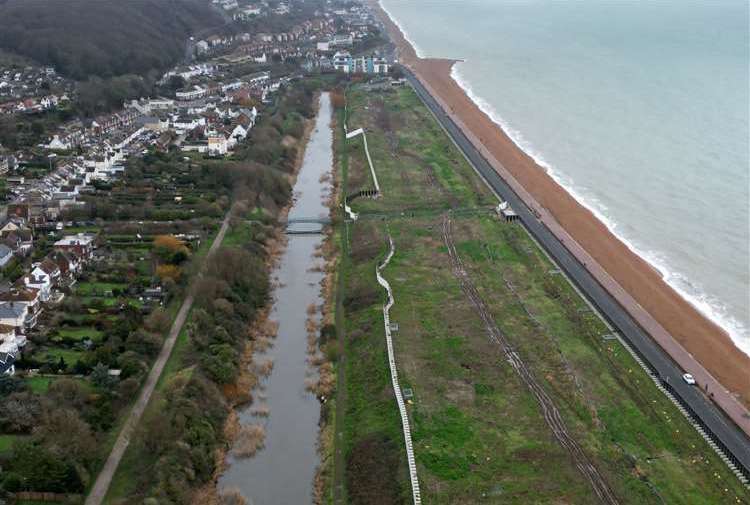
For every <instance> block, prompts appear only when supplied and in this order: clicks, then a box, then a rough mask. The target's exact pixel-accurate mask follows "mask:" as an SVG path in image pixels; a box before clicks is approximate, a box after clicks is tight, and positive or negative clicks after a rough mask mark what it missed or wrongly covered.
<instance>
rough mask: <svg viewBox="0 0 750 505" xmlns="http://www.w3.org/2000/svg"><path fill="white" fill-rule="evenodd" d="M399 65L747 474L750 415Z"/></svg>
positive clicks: (475, 161)
mask: <svg viewBox="0 0 750 505" xmlns="http://www.w3.org/2000/svg"><path fill="white" fill-rule="evenodd" d="M405 70H406V71H407V72H406V73H407V77H408V79H409V82H410V83H411V84H412V86H413V87H414V89H415V90H416V92H417V94H418V95H419V96H420V98H421V99H422V100H423V101H424V102H425V104H426V105H427V106H428V107H429V109H430V110H431V111H432V112H433V114H434V115H435V116H436V118H437V119H438V121H439V122H440V124H441V125H442V126H443V128H445V130H446V131H447V132H448V134H449V135H450V136H451V138H452V139H453V140H454V142H455V143H456V144H457V145H458V147H459V148H460V149H461V151H462V152H463V153H464V155H465V156H466V157H467V159H468V160H469V161H470V162H471V164H472V165H473V166H474V167H475V169H476V170H477V171H478V172H479V174H480V175H481V176H482V177H483V178H484V179H485V180H486V181H487V183H488V184H489V185H490V186H491V187H492V188H493V190H494V191H495V192H496V193H498V194H499V195H501V196H502V197H503V198H504V199H505V200H507V201H508V202H509V203H510V204H511V206H512V207H513V209H514V210H515V211H516V212H517V213H518V215H519V217H520V219H521V221H522V222H523V224H524V226H525V227H526V229H527V230H528V231H529V232H530V233H531V235H532V236H533V237H534V238H535V239H536V240H537V241H538V242H539V243H540V245H541V246H542V247H543V248H544V249H545V250H546V251H547V253H548V254H549V255H550V256H551V257H552V258H553V259H554V260H555V261H556V262H557V264H558V265H559V266H560V267H561V268H562V269H563V270H564V271H565V272H566V273H567V275H568V276H569V277H570V279H571V280H572V281H573V282H574V283H575V284H576V285H577V286H578V288H579V289H581V291H582V292H583V293H584V294H585V295H586V297H587V298H588V299H589V300H590V301H591V302H592V303H593V304H594V305H595V306H596V307H597V309H598V310H599V311H600V312H601V313H602V315H603V316H604V317H605V318H606V319H607V320H608V321H609V322H610V323H611V324H612V325H613V326H614V327H615V328H616V329H617V330H618V332H619V333H620V334H621V335H622V336H623V337H624V338H625V340H627V342H628V343H629V344H630V345H631V346H633V347H634V348H635V349H636V351H637V352H638V354H639V355H640V356H641V357H642V358H643V359H644V360H645V361H646V362H647V363H648V366H649V367H650V368H651V369H652V371H653V372H654V374H655V375H656V376H657V377H658V378H659V379H660V380H661V382H662V384H663V385H664V386H665V387H666V388H667V389H668V390H669V391H670V392H672V393H673V394H674V395H675V396H676V397H677V398H678V399H679V401H681V402H682V403H683V404H684V406H685V407H686V408H687V410H688V411H689V412H690V413H691V415H692V416H693V417H694V418H695V420H696V421H697V422H698V424H700V425H702V426H703V427H704V428H705V429H706V430H707V431H708V432H709V433H710V434H711V436H712V438H714V441H715V442H716V443H717V444H718V445H719V446H720V447H721V448H722V449H723V450H724V452H725V453H726V455H727V457H728V458H729V459H730V460H732V461H733V462H734V463H736V465H737V466H739V467H741V471H742V472H743V473H744V474H745V476H750V440H749V439H748V435H749V434H750V417H747V409H745V408H744V406H743V405H742V404H740V403H739V402H738V401H737V399H736V398H735V397H734V396H732V395H731V393H729V392H728V391H726V390H725V389H724V388H723V387H722V386H721V384H720V383H719V382H718V381H717V380H716V379H715V378H713V377H712V376H711V375H710V374H709V373H708V372H707V371H706V370H705V369H704V368H703V366H702V365H700V363H698V362H697V361H696V360H695V359H693V357H692V356H691V355H690V354H689V353H687V351H686V350H685V349H684V348H683V347H682V346H681V345H680V344H679V343H678V342H677V341H676V340H674V339H673V338H672V336H671V335H669V333H668V332H667V331H666V330H665V329H664V328H663V327H661V326H660V325H659V324H658V323H657V322H656V321H655V320H654V319H653V318H652V317H651V316H650V314H648V313H647V312H646V311H645V310H644V309H643V308H642V307H641V306H640V305H638V304H637V303H636V302H635V300H634V299H633V298H632V297H630V295H629V294H628V293H627V292H626V291H625V290H624V289H623V288H622V287H621V286H619V284H617V283H616V282H615V281H614V279H612V278H611V277H610V276H609V275H608V274H607V272H605V271H604V269H603V268H602V267H601V266H600V265H598V263H597V262H596V261H594V260H593V258H591V257H590V256H589V255H588V254H587V253H586V251H585V250H584V249H583V248H582V247H580V245H578V244H577V243H576V242H575V241H574V240H573V239H572V238H571V237H570V236H569V235H568V234H567V232H565V230H564V229H562V227H561V226H560V225H559V223H557V222H556V221H555V219H554V218H553V217H552V216H551V215H550V214H549V212H547V211H546V209H544V208H543V207H541V206H540V205H539V204H538V203H537V202H536V201H535V200H534V199H533V198H532V197H531V195H530V194H529V193H528V192H526V191H525V190H524V188H522V187H521V186H520V184H518V183H517V181H515V179H514V178H513V177H512V176H511V175H510V174H509V172H508V171H507V170H505V168H504V167H503V166H502V165H501V164H500V163H499V162H498V161H497V160H495V159H494V158H493V157H492V156H491V155H489V153H488V152H487V151H486V150H485V149H484V148H483V147H482V144H481V142H480V141H479V139H477V138H474V137H473V135H472V134H471V132H470V131H468V130H467V129H466V128H465V127H463V125H462V123H461V121H460V120H459V119H458V118H457V117H456V116H455V115H454V114H452V113H451V111H450V108H448V107H445V106H444V104H442V103H441V101H440V99H439V97H437V95H436V94H435V93H432V92H431V90H430V87H429V84H427V83H424V82H423V81H421V80H420V79H419V78H418V77H417V76H416V75H415V74H413V73H412V72H411V71H409V70H408V69H405ZM683 370H686V371H690V372H691V373H692V374H693V375H694V376H695V377H696V379H697V380H698V383H699V384H700V385H701V387H707V389H708V394H709V395H710V396H711V398H710V399H709V398H708V397H707V396H706V394H705V393H704V392H702V391H701V390H699V389H698V388H697V387H695V386H689V385H687V384H686V383H685V382H684V381H683V380H682V374H683V373H684V372H683ZM711 400H713V402H714V403H715V404H714V403H712V401H711ZM717 406H718V407H719V408H717ZM720 409H721V410H720ZM722 410H723V412H722ZM724 414H726V416H727V417H728V418H729V419H727V417H725V415H724Z"/></svg>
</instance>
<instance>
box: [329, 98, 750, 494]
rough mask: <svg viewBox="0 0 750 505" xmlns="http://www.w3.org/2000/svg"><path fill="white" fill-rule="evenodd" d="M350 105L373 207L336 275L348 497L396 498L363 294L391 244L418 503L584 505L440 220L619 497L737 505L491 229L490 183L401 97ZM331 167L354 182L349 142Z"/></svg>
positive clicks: (637, 375)
mask: <svg viewBox="0 0 750 505" xmlns="http://www.w3.org/2000/svg"><path fill="white" fill-rule="evenodd" d="M347 98H348V108H347V110H348V112H349V117H348V118H347V119H348V124H349V127H350V128H356V127H360V126H362V127H364V128H365V129H366V131H367V132H368V133H367V135H368V145H369V148H370V152H371V154H372V158H373V163H374V164H375V168H376V171H377V172H378V177H379V180H380V184H381V188H382V195H381V196H380V198H378V199H377V200H368V199H357V200H355V201H354V202H353V204H352V206H353V207H354V210H355V211H357V212H360V213H361V214H360V219H359V220H358V221H357V222H356V223H354V224H353V225H351V227H350V230H349V237H350V240H349V243H350V244H351V247H350V249H351V254H350V258H349V260H350V261H349V262H348V264H349V265H350V267H349V268H348V269H347V271H346V272H345V274H344V275H346V288H345V289H346V298H345V299H346V300H348V303H347V304H346V305H345V308H346V311H347V312H346V319H347V336H348V339H347V342H346V358H345V362H346V363H347V365H348V367H347V370H346V378H347V405H348V408H347V410H346V422H345V423H344V427H343V429H344V444H345V450H346V454H347V467H346V470H345V472H346V473H345V475H346V487H347V498H348V502H349V503H355V504H356V503H374V501H372V500H373V496H375V495H374V493H375V490H377V489H382V490H384V495H383V496H386V497H387V498H386V499H383V500H381V501H379V502H378V503H402V502H404V500H406V499H408V496H409V482H408V480H407V478H406V475H405V465H406V461H405V455H404V450H403V436H402V434H401V432H400V419H399V417H398V414H397V408H396V405H395V399H394V398H393V391H392V390H391V387H390V379H389V376H388V368H387V357H386V353H385V337H384V335H383V329H382V328H383V327H382V324H383V323H382V316H381V312H380V308H381V304H382V303H383V295H382V290H381V294H380V297H379V298H378V299H372V293H371V291H370V290H369V287H368V284H369V285H374V284H375V283H374V275H375V274H374V272H375V265H376V263H377V261H379V260H380V259H382V255H383V254H384V251H385V249H386V247H385V242H384V240H385V234H386V233H388V234H390V235H391V236H392V237H393V239H394V241H395V247H396V254H395V255H394V257H393V259H392V260H391V262H390V264H389V266H388V268H387V269H386V270H385V272H384V275H385V277H386V278H387V279H388V280H389V282H390V283H391V286H392V288H393V290H394V297H395V300H396V303H395V305H394V307H393V308H392V309H391V318H392V319H391V320H392V322H395V323H398V326H399V329H398V331H397V332H396V333H395V334H394V346H395V353H396V363H397V365H398V368H399V378H400V381H401V385H402V387H403V388H408V389H411V390H412V392H413V398H412V402H413V403H412V404H410V405H409V407H408V410H409V417H410V421H411V424H412V436H413V442H414V450H415V454H416V458H417V466H418V474H419V477H420V484H421V491H422V497H423V500H425V502H429V503H446V504H447V503H475V502H476V503H479V502H482V503H484V502H487V503H528V502H529V500H530V498H529V497H530V496H533V501H535V502H538V503H558V502H560V501H564V502H570V503H595V502H596V500H595V497H594V496H593V492H592V490H591V488H590V486H589V485H588V484H587V482H586V481H585V480H584V478H583V477H582V476H581V474H580V473H579V472H578V470H577V469H576V468H575V467H574V465H573V463H572V459H571V458H570V455H569V454H568V453H567V452H566V450H565V449H564V448H563V447H562V446H561V445H560V444H559V443H557V441H556V440H555V439H554V437H553V436H552V434H551V432H550V428H549V426H548V425H547V423H546V422H545V420H544V417H543V415H542V413H541V411H540V407H539V404H538V403H537V401H536V400H535V398H534V397H533V395H531V393H530V392H529V391H528V389H527V388H526V386H525V385H524V384H523V383H522V382H521V381H520V380H519V378H518V375H517V374H516V373H515V371H514V370H513V368H512V367H511V366H510V364H509V363H507V360H506V359H505V357H504V356H503V354H502V352H501V351H500V349H499V348H498V346H497V345H496V344H494V343H493V342H491V341H490V339H489V338H488V337H487V334H486V329H485V327H484V324H483V323H482V320H481V319H480V318H479V317H478V315H477V314H476V313H475V312H474V309H473V307H472V305H471V304H470V303H469V302H468V300H467V298H466V296H465V295H464V293H463V292H462V290H461V288H460V285H459V284H458V282H457V280H456V278H455V276H454V274H453V271H452V267H451V263H450V261H449V257H448V254H447V250H446V247H445V245H444V241H443V236H442V226H441V225H442V215H443V214H444V212H445V211H446V210H447V209H452V213H453V216H454V217H453V220H454V224H453V230H454V239H455V243H456V249H457V250H458V254H459V256H460V257H461V260H462V262H463V264H464V266H465V268H466V270H467V271H468V273H469V275H470V276H471V278H472V280H473V282H474V284H475V285H476V287H477V290H478V293H479V294H480V296H481V297H482V298H483V299H484V300H485V302H486V304H487V305H488V307H489V309H490V311H491V312H492V316H493V318H494V320H495V321H496V323H497V325H498V327H499V328H500V329H501V330H502V331H503V333H504V334H505V335H506V338H507V339H508V340H509V341H510V342H511V344H512V346H513V348H514V350H515V351H516V352H518V354H519V356H520V357H521V358H522V359H523V360H524V362H525V363H526V364H527V365H528V366H529V368H530V369H531V370H532V371H533V373H534V375H535V377H536V379H537V380H538V381H539V382H540V383H541V384H542V385H543V387H544V389H545V391H546V392H547V393H548V394H549V395H550V397H551V398H552V399H553V401H554V403H555V405H556V407H557V408H558V410H559V411H560V412H561V415H562V417H563V419H564V421H565V423H566V426H567V429H568V430H569V431H570V433H571V434H572V435H573V436H574V437H575V438H576V440H577V441H578V443H579V444H580V445H581V446H582V447H583V449H584V451H586V454H587V455H588V456H589V457H590V458H591V460H592V461H593V462H594V464H595V465H596V466H597V468H598V469H599V470H600V471H601V472H602V473H603V474H604V475H605V478H606V480H607V482H608V483H609V485H610V486H611V487H612V488H613V489H614V491H615V493H616V494H617V496H618V498H619V499H620V500H621V501H622V502H623V503H639V504H640V503H706V504H708V503H720V502H721V503H724V502H729V503H735V502H737V500H740V502H741V501H742V499H743V497H744V490H743V488H742V486H741V484H740V482H739V481H738V480H737V479H736V478H735V477H734V476H733V475H732V474H731V473H730V472H729V470H728V469H727V468H726V467H725V466H724V465H723V464H722V463H721V461H720V460H719V458H718V457H716V455H715V454H714V453H713V452H712V451H711V449H710V448H709V447H708V446H707V445H706V443H705V442H704V441H703V440H702V439H701V438H700V436H699V435H698V434H697V433H696V432H695V430H694V429H693V428H692V427H691V426H690V425H689V424H688V423H687V422H686V420H685V419H684V417H682V415H681V414H680V413H679V412H678V411H677V410H676V409H675V407H674V406H673V405H672V404H671V402H670V401H669V400H668V399H667V398H666V397H664V395H662V394H661V393H660V392H659V391H658V390H657V389H656V387H655V386H654V384H653V382H652V381H651V379H650V378H649V377H648V376H647V375H646V374H645V373H644V372H643V370H642V369H641V368H640V367H639V366H638V365H637V363H636V362H635V361H634V360H633V359H632V357H631V356H630V355H629V354H628V352H627V351H626V350H625V349H624V348H623V347H622V346H621V344H619V342H618V341H616V340H611V339H607V338H603V336H604V335H606V334H608V333H609V330H608V329H607V328H606V326H605V325H604V324H603V323H602V322H601V321H600V320H599V319H598V318H597V317H596V316H595V314H593V313H592V312H591V310H590V309H589V307H588V306H587V305H586V304H585V303H584V302H583V300H581V299H580V297H579V296H578V295H577V294H576V292H575V291H574V290H573V289H572V287H571V286H570V285H569V284H568V283H567V282H566V280H565V279H564V277H562V276H561V275H560V274H559V272H557V270H556V269H555V268H554V266H553V265H552V264H551V263H550V262H549V261H548V260H547V258H546V257H545V256H544V255H543V254H542V252H541V251H540V250H539V249H538V248H537V247H536V245H535V244H534V242H533V241H532V240H531V239H530V238H529V237H528V236H527V235H526V234H525V232H524V231H523V229H522V228H520V227H519V226H518V225H517V224H507V223H503V222H500V221H499V220H498V219H497V218H496V217H494V214H493V213H492V212H491V211H490V207H489V204H491V203H492V199H491V198H489V194H488V191H487V189H486V188H484V187H483V186H482V185H481V183H479V182H478V177H476V176H475V175H474V174H473V172H472V170H471V168H470V167H469V166H468V165H467V163H466V162H465V160H463V159H462V157H461V156H460V153H458V151H457V150H456V148H455V147H454V146H453V145H452V144H451V143H450V141H449V140H448V139H447V138H446V137H445V135H444V133H443V132H441V131H439V129H437V126H436V124H435V122H434V120H433V118H432V117H431V116H430V115H429V113H428V111H427V110H426V109H425V108H424V107H423V106H422V104H421V103H419V102H418V101H417V100H416V97H415V95H414V93H413V91H411V90H409V89H402V90H399V91H387V92H369V93H366V92H364V91H363V88H362V87H358V86H355V87H354V88H353V89H352V90H350V91H349V93H348V94H347ZM407 104H408V106H405V105H407ZM339 135H342V132H339ZM341 166H342V171H343V172H344V173H348V176H349V181H354V188H352V187H350V188H349V192H350V193H351V192H352V191H353V190H354V189H356V188H357V186H356V184H361V185H365V184H367V179H368V177H369V174H368V172H369V168H367V165H366V160H365V158H364V154H363V153H362V148H361V145H359V141H354V142H352V141H349V142H348V144H347V147H346V149H345V156H344V163H341ZM469 210H472V212H469ZM368 213H375V214H377V216H378V217H381V216H386V220H387V222H386V223H381V222H379V220H378V221H374V220H372V219H367V215H368ZM363 451H364V452H363ZM394 454H395V455H398V458H399V459H398V464H396V463H395V462H394V460H392V459H391V458H392V457H393V455H394ZM383 465H389V467H390V470H389V471H385V470H384V469H383ZM396 467H398V471H395V470H394V469H395V468H396ZM394 486H395V487H396V489H395V490H394V489H393V487H394Z"/></svg>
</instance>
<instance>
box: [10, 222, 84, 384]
mask: <svg viewBox="0 0 750 505" xmlns="http://www.w3.org/2000/svg"><path fill="white" fill-rule="evenodd" d="M6 224H7V223H6ZM3 228H5V226H3ZM94 243H95V237H94V236H93V235H87V234H77V235H69V236H65V237H63V238H62V239H60V240H58V241H57V242H55V244H54V248H53V251H52V252H51V253H50V254H48V255H47V256H46V257H45V258H44V259H43V260H42V261H40V262H38V263H34V264H33V265H32V267H31V271H29V272H28V273H26V274H24V275H23V276H21V277H20V278H19V279H18V280H17V281H16V282H15V283H14V284H13V285H12V286H10V287H7V288H6V289H4V290H2V291H0V374H9V375H12V374H13V373H15V361H16V359H17V358H18V356H19V354H20V352H21V350H22V349H23V347H24V346H25V345H26V333H27V332H28V331H29V330H31V329H33V328H34V327H35V326H36V325H37V323H38V321H39V316H40V315H41V314H42V312H43V311H44V307H45V306H46V305H48V304H51V303H59V302H60V301H61V300H62V298H63V294H62V292H60V291H58V290H57V288H59V287H61V286H65V285H70V284H71V283H73V282H74V281H75V279H76V277H77V276H78V275H79V274H80V273H81V271H82V268H83V265H84V264H85V263H86V262H87V261H89V260H90V259H91V258H92V256H93V252H94Z"/></svg>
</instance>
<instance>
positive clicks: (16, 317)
mask: <svg viewBox="0 0 750 505" xmlns="http://www.w3.org/2000/svg"><path fill="white" fill-rule="evenodd" d="M28 311H29V309H28V307H26V305H24V304H22V303H15V302H0V325H2V326H10V327H12V328H13V329H14V331H15V332H23V330H24V322H25V321H26V315H27V314H28Z"/></svg>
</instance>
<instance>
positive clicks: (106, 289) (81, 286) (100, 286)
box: [75, 282, 127, 296]
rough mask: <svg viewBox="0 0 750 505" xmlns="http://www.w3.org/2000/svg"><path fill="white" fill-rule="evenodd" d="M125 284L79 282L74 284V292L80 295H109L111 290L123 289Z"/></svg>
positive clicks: (125, 286)
mask: <svg viewBox="0 0 750 505" xmlns="http://www.w3.org/2000/svg"><path fill="white" fill-rule="evenodd" d="M126 288H127V284H123V283H116V282H79V283H78V284H76V286H75V293H76V294H77V295H81V296H105V295H107V296H111V295H112V292H113V291H114V290H115V289H117V290H120V291H122V290H124V289H126Z"/></svg>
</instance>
